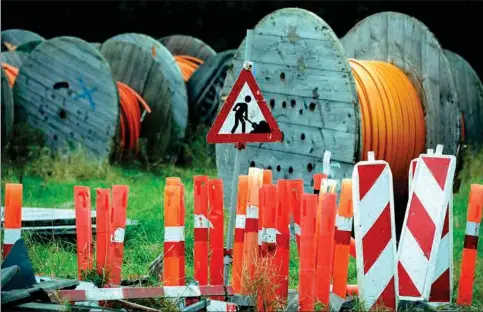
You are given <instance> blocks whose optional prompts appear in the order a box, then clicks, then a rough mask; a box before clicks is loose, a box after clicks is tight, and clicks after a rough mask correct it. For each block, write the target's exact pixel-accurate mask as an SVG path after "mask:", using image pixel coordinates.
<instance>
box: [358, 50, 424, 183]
mask: <svg viewBox="0 0 483 312" xmlns="http://www.w3.org/2000/svg"><path fill="white" fill-rule="evenodd" d="M349 63H350V65H351V68H352V73H353V74H354V77H355V81H356V88H357V93H358V97H359V103H360V109H361V115H362V117H361V119H362V127H361V128H362V135H361V140H362V158H363V159H364V160H366V159H367V152H369V151H374V153H375V156H376V159H384V160H385V161H387V162H388V163H389V165H390V166H391V170H392V173H393V176H394V182H395V184H396V183H398V182H402V181H403V180H406V179H407V174H408V170H407V168H408V166H409V163H410V161H411V160H412V159H414V158H417V157H418V156H419V155H420V154H421V153H422V152H423V151H424V147H425V141H426V129H425V123H424V113H423V108H422V105H421V100H420V99H419V96H418V93H417V91H416V88H415V87H414V86H413V85H412V83H411V81H410V80H409V79H408V78H407V77H406V75H405V74H404V73H403V72H402V71H401V70H400V69H399V68H397V67H396V66H394V65H392V64H389V63H385V62H380V61H358V60H354V59H349ZM400 185H403V184H400Z"/></svg>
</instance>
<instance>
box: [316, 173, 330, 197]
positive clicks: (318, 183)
mask: <svg viewBox="0 0 483 312" xmlns="http://www.w3.org/2000/svg"><path fill="white" fill-rule="evenodd" d="M313 179H314V194H317V195H319V193H320V188H321V187H322V181H323V180H325V179H327V175H326V174H325V173H314V176H313Z"/></svg>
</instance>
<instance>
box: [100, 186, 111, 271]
mask: <svg viewBox="0 0 483 312" xmlns="http://www.w3.org/2000/svg"><path fill="white" fill-rule="evenodd" d="M111 210H112V206H111V190H110V189H101V188H98V189H96V269H97V274H99V275H100V276H110V275H111V271H112V269H111V265H110V264H111V263H110V262H109V261H108V258H109V257H108V255H109V252H110V250H111Z"/></svg>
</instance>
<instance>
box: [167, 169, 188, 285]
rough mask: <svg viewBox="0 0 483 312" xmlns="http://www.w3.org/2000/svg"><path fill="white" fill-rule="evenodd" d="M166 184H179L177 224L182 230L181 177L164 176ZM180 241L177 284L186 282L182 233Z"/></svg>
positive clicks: (183, 196)
mask: <svg viewBox="0 0 483 312" xmlns="http://www.w3.org/2000/svg"><path fill="white" fill-rule="evenodd" d="M166 185H172V186H179V187H180V189H181V195H180V205H179V207H180V208H179V226H180V227H183V231H184V223H185V220H184V219H185V205H184V202H185V199H184V198H185V195H184V193H185V191H184V185H183V183H182V182H181V179H180V178H178V177H168V178H166ZM180 239H181V241H180V242H179V244H178V246H179V247H178V248H179V261H180V267H179V278H180V280H179V284H180V285H185V283H186V275H185V243H184V235H183V236H182V237H180Z"/></svg>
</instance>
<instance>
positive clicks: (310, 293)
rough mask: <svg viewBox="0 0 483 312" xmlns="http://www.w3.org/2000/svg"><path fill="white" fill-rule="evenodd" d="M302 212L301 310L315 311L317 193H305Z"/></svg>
mask: <svg viewBox="0 0 483 312" xmlns="http://www.w3.org/2000/svg"><path fill="white" fill-rule="evenodd" d="M302 198H303V205H302V211H301V214H300V223H301V224H300V271H299V311H314V304H315V259H316V245H315V226H316V218H315V214H316V211H317V195H315V194H303V197H302Z"/></svg>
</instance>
